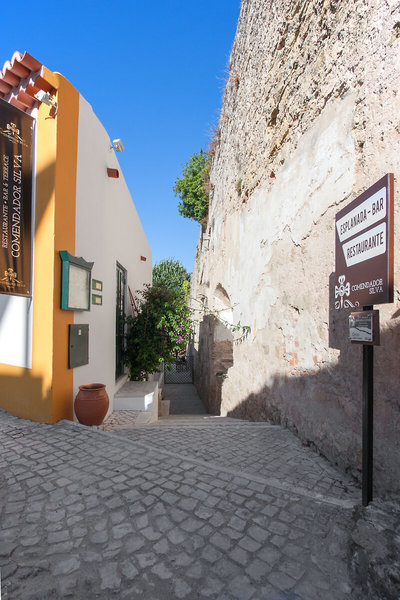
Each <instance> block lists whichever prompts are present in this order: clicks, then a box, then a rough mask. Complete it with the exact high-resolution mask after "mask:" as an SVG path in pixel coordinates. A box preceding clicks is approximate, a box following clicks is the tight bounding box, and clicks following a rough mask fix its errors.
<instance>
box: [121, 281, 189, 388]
mask: <svg viewBox="0 0 400 600" xmlns="http://www.w3.org/2000/svg"><path fill="white" fill-rule="evenodd" d="M135 299H136V304H137V306H138V312H137V314H136V315H134V316H133V317H128V319H127V322H128V334H127V336H126V350H125V364H126V365H127V366H128V368H129V371H130V377H131V379H133V380H144V379H147V378H148V375H149V374H150V373H154V372H156V371H158V369H159V368H160V363H163V362H172V361H173V360H174V359H175V357H176V354H177V353H178V352H179V351H180V350H184V349H185V348H186V344H187V343H188V341H189V339H190V336H191V335H192V330H193V324H192V320H191V317H190V311H189V308H188V306H187V304H186V302H185V301H184V300H183V298H182V293H181V291H180V290H176V289H173V288H167V287H165V286H163V285H162V284H160V283H156V284H154V285H153V286H152V287H151V286H146V287H145V289H144V290H143V291H141V292H137V294H136V298H135Z"/></svg>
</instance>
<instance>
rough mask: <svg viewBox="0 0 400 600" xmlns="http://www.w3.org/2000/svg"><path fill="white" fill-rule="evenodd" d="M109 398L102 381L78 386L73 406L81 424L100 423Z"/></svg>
mask: <svg viewBox="0 0 400 600" xmlns="http://www.w3.org/2000/svg"><path fill="white" fill-rule="evenodd" d="M108 405H109V399H108V395H107V392H106V386H105V385H104V383H87V384H85V385H80V386H79V392H78V393H77V395H76V398H75V403H74V408H75V414H76V418H77V419H78V421H79V423H82V425H101V424H102V422H103V420H104V417H105V416H106V414H107V411H108Z"/></svg>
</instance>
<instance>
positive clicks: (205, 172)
mask: <svg viewBox="0 0 400 600" xmlns="http://www.w3.org/2000/svg"><path fill="white" fill-rule="evenodd" d="M208 178H209V156H208V154H207V153H206V152H203V150H200V152H199V153H198V154H193V155H192V156H191V157H190V160H189V162H187V163H186V164H185V166H184V168H183V171H182V177H181V178H178V179H177V180H176V181H175V185H174V187H173V191H174V193H175V195H176V196H180V199H181V201H180V203H179V205H178V210H179V213H180V214H181V215H183V216H184V217H187V218H188V219H193V220H195V221H198V222H199V223H201V222H202V221H203V220H204V218H205V217H206V216H207V214H208V194H207V181H208Z"/></svg>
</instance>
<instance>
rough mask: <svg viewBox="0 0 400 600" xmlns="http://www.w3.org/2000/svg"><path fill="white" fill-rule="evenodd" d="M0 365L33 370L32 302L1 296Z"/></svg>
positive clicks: (28, 299) (15, 297)
mask: <svg viewBox="0 0 400 600" xmlns="http://www.w3.org/2000/svg"><path fill="white" fill-rule="evenodd" d="M0 363H4V364H5V365H13V366H15V367H24V368H25V369H31V368H32V300H31V298H24V297H22V296H8V295H6V294H1V295H0Z"/></svg>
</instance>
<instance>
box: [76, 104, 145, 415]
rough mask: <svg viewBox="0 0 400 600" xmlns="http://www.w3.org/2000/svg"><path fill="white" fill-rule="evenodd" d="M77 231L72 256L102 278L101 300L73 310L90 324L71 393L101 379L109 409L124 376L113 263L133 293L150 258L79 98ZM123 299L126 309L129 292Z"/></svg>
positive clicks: (110, 157)
mask: <svg viewBox="0 0 400 600" xmlns="http://www.w3.org/2000/svg"><path fill="white" fill-rule="evenodd" d="M107 167H109V168H113V169H118V171H119V178H118V179H116V178H110V177H108V175H107ZM75 234H76V238H75V255H76V256H82V257H83V258H84V259H85V260H87V261H88V262H94V265H93V270H92V278H93V279H97V280H100V281H102V282H103V291H102V292H101V295H102V301H103V303H102V305H100V306H98V305H91V307H90V311H75V313H74V322H75V323H82V324H83V323H87V324H89V364H87V365H84V366H81V367H76V368H75V369H74V397H75V395H76V394H77V393H78V391H79V385H82V384H86V383H105V384H106V389H107V393H108V395H109V398H110V410H112V407H113V400H114V394H115V393H116V392H117V391H118V389H119V388H120V387H121V385H123V383H124V382H125V380H126V378H124V377H123V378H120V379H119V380H118V381H115V324H116V264H117V262H118V263H119V264H120V265H121V266H122V267H124V268H125V269H126V271H127V286H129V287H130V288H131V290H132V292H133V293H134V292H135V290H138V289H141V288H142V287H143V285H144V284H145V283H151V272H152V257H151V249H150V246H149V243H148V241H147V238H146V235H145V233H144V231H143V228H142V225H141V222H140V219H139V216H138V214H137V211H136V208H135V205H134V203H133V200H132V198H131V195H130V193H129V190H128V187H127V185H126V183H125V180H124V177H123V175H122V172H121V169H120V166H119V164H118V160H117V157H116V155H115V152H114V150H112V149H111V142H110V139H109V136H108V135H107V132H106V131H105V129H104V127H103V126H102V124H101V123H100V121H99V120H98V118H97V117H96V115H95V114H94V112H93V110H92V107H91V106H90V104H88V102H86V100H85V99H84V98H83V97H82V96H80V102H79V133H78V158H77V184H76V232H75ZM141 256H144V257H146V259H147V260H146V261H142V260H141ZM127 298H128V301H127V307H126V308H127V311H128V313H129V311H130V305H129V295H128V292H127Z"/></svg>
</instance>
